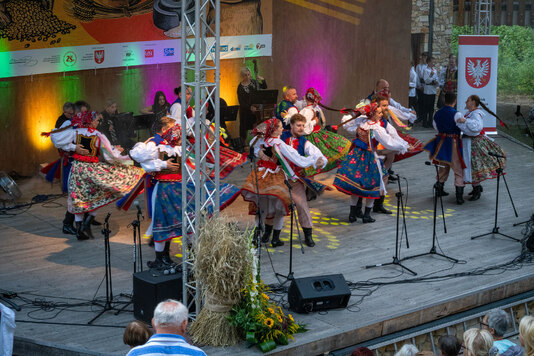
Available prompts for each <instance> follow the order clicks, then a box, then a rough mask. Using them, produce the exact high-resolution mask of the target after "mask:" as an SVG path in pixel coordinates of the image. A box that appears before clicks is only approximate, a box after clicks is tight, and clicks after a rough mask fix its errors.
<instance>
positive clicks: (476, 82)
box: [465, 57, 491, 89]
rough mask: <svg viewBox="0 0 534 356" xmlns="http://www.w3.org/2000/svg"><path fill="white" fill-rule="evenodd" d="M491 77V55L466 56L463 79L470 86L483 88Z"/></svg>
mask: <svg viewBox="0 0 534 356" xmlns="http://www.w3.org/2000/svg"><path fill="white" fill-rule="evenodd" d="M490 77H491V57H466V58H465V79H466V81H467V84H469V85H470V86H471V87H473V88H476V89H480V88H484V87H485V86H486V85H487V84H488V83H489V80H490Z"/></svg>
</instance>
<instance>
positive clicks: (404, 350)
mask: <svg viewBox="0 0 534 356" xmlns="http://www.w3.org/2000/svg"><path fill="white" fill-rule="evenodd" d="M418 352H419V350H418V349H417V347H415V345H412V344H404V345H403V346H402V347H401V348H400V350H399V351H397V352H396V353H395V355H394V356H414V355H415V354H417V353H418Z"/></svg>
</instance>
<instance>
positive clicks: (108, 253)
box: [87, 213, 113, 324]
mask: <svg viewBox="0 0 534 356" xmlns="http://www.w3.org/2000/svg"><path fill="white" fill-rule="evenodd" d="M110 216H111V213H108V215H107V216H106V219H105V220H104V228H103V229H102V234H103V235H104V256H105V271H106V272H105V279H106V302H105V303H104V305H100V306H101V307H102V308H103V309H102V310H101V311H100V313H98V314H97V315H96V316H95V317H94V318H93V319H91V321H89V322H88V323H87V324H92V323H93V321H95V320H96V319H98V318H99V317H100V316H101V315H102V314H104V313H105V312H107V311H108V310H113V307H112V306H111V301H112V300H113V286H112V282H111V249H110V248H109V234H110V233H111V230H110V229H109V217H110ZM94 304H97V305H99V304H98V303H96V302H94Z"/></svg>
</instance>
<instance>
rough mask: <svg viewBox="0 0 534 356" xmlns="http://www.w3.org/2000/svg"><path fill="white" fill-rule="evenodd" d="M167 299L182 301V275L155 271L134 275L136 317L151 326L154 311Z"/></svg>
mask: <svg viewBox="0 0 534 356" xmlns="http://www.w3.org/2000/svg"><path fill="white" fill-rule="evenodd" d="M165 299H176V300H180V301H181V300H182V273H177V274H167V275H165V274H163V273H160V272H155V271H152V270H150V271H143V272H137V273H134V275H133V305H134V316H135V317H136V318H137V319H139V320H142V321H144V322H145V323H148V324H150V322H151V321H152V317H153V316H154V309H155V308H156V306H157V305H158V303H159V302H162V301H164V300H165Z"/></svg>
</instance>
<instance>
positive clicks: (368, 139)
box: [334, 102, 409, 223]
mask: <svg viewBox="0 0 534 356" xmlns="http://www.w3.org/2000/svg"><path fill="white" fill-rule="evenodd" d="M358 110H359V111H360V112H361V113H362V114H363V115H365V116H366V119H365V121H364V122H363V123H357V122H356V120H353V121H352V122H351V123H353V124H351V125H348V124H347V125H345V129H346V130H347V131H349V133H356V138H355V139H354V140H353V141H352V149H351V151H350V152H349V154H348V155H347V157H346V158H345V160H344V161H343V162H342V163H341V167H340V169H339V170H338V172H337V174H336V178H335V179H334V187H336V189H337V190H339V191H340V192H342V193H345V194H347V195H350V196H351V205H350V214H349V221H350V222H354V221H356V220H357V218H362V221H363V223H372V222H374V221H375V220H374V219H373V218H372V217H371V214H370V213H371V209H372V206H373V202H374V201H375V200H377V199H380V197H381V196H384V195H385V194H386V186H385V184H384V181H383V179H382V177H383V176H384V175H387V172H386V171H385V170H384V166H383V163H382V162H381V160H380V159H379V157H378V154H377V151H376V150H377V146H378V144H381V145H382V146H383V147H384V148H385V149H389V150H392V151H398V152H400V153H404V152H406V151H407V150H408V148H409V145H408V143H407V142H406V141H404V140H402V139H398V138H396V137H393V136H391V135H389V134H388V132H387V131H386V129H385V128H384V127H382V126H381V125H380V120H381V118H382V116H383V113H382V108H381V107H380V106H379V105H378V103H376V102H371V103H369V104H366V105H364V106H361V107H359V109H358ZM362 198H365V199H366V204H365V213H364V214H362V205H363V201H362Z"/></svg>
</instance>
